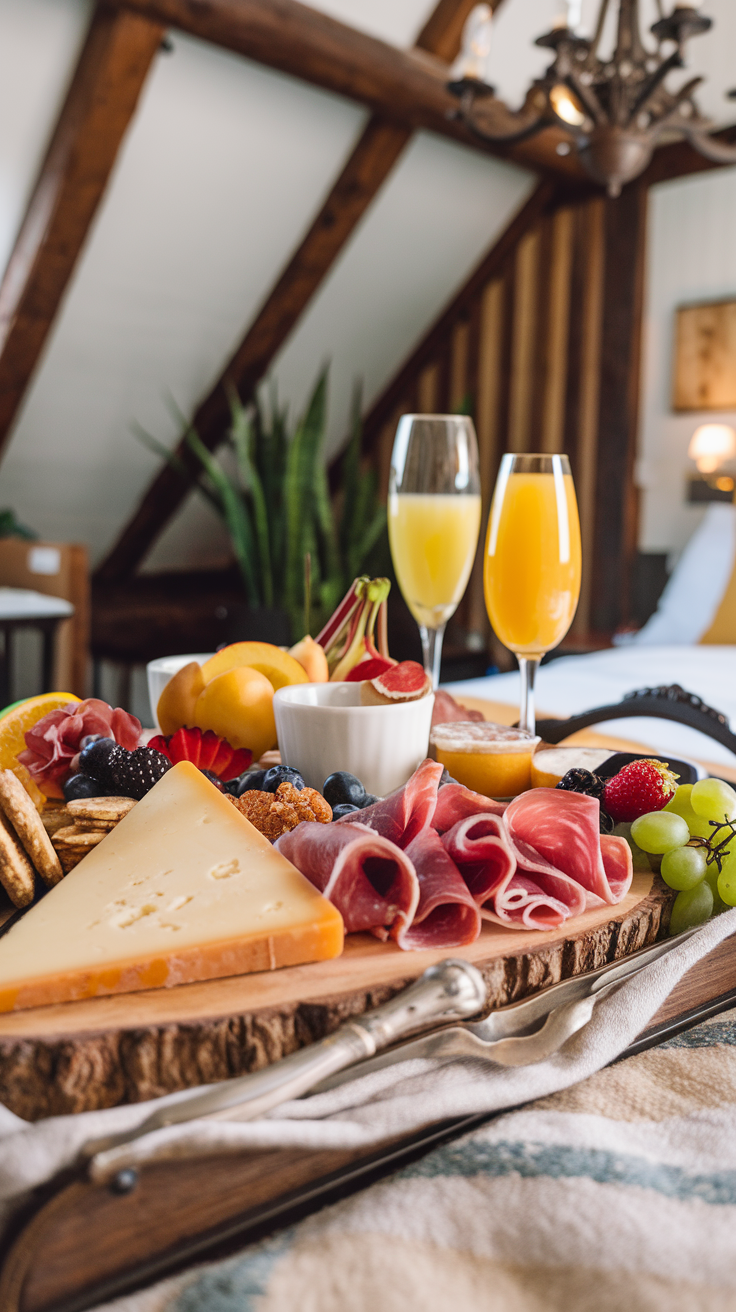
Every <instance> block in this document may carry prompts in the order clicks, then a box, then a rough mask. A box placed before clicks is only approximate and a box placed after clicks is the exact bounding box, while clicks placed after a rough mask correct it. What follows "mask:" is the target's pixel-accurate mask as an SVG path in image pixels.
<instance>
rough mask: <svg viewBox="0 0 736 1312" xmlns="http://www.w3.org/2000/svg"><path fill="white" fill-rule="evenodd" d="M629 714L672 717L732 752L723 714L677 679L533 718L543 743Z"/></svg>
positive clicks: (732, 737)
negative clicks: (554, 716) (578, 709)
mask: <svg viewBox="0 0 736 1312" xmlns="http://www.w3.org/2000/svg"><path fill="white" fill-rule="evenodd" d="M633 715H636V716H639V715H641V716H644V717H645V718H652V719H658V720H675V721H677V722H678V723H679V724H686V725H688V726H689V728H691V729H699V730H700V732H701V733H704V734H707V736H708V737H709V738H714V739H715V741H716V742H717V743H721V744H722V746H723V747H727V748H728V749H729V751H731V752H733V753H734V755H735V756H736V734H733V733H732V732H731V729H730V726H729V722H728V719H727V717H726V716H725V715H722V714H721V712H720V711H716V710H714V709H713V707H712V706H707V705H706V704H705V702H704V701H703V700H702V699H701V698H700V697H698V696H697V695H696V694H695V693H691V692H686V691H685V689H684V688H681V687H680V685H679V683H673V684H670V685H668V686H664V685H663V686H662V687H659V688H640V689H639V690H638V691H636V692H630V693H627V694H626V696H625V697H624V698H623V700H622V701H620V702H615V703H614V704H613V705H612V706H598V707H596V709H595V710H593V711H585V712H584V713H583V714H582V715H572V716H570V718H569V719H567V720H537V733H538V734H539V735H540V736H541V737H542V739H543V740H544V742H546V743H561V742H564V740H565V738H569V736H570V734H573V733H577V731H578V729H588V728H590V726H591V725H594V724H601V723H602V721H604V720H623V719H628V718H629V717H630V716H633Z"/></svg>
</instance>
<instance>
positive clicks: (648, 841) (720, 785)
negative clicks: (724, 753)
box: [631, 779, 736, 934]
mask: <svg viewBox="0 0 736 1312" xmlns="http://www.w3.org/2000/svg"><path fill="white" fill-rule="evenodd" d="M631 837H632V838H633V840H634V842H635V843H637V844H638V846H639V847H640V848H641V849H642V850H643V851H644V852H648V853H651V855H653V856H661V858H662V865H661V875H662V878H663V880H664V882H665V884H668V885H669V887H670V888H673V889H675V890H676V891H677V897H676V898H675V902H674V905H673V907H672V916H671V918H670V934H680V933H682V931H683V930H685V929H691V928H693V927H694V926H696V925H702V924H704V923H705V921H706V920H709V919H710V918H711V916H713V915H718V914H719V913H720V912H721V911H725V910H726V909H727V908H728V907H733V906H736V791H734V789H733V788H731V786H730V784H727V783H724V781H723V780H722V779H699V780H698V782H697V783H696V784H680V786H679V788H678V789H677V791H676V793H675V795H674V797H672V798H671V799H670V801H669V802H668V803H667V805H666V806H665V807H664V808H663V809H662V810H661V811H651V812H650V813H649V814H648V815H642V816H639V819H638V820H635V821H634V823H633V824H632V826H631Z"/></svg>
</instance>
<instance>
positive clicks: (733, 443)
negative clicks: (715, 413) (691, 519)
mask: <svg viewBox="0 0 736 1312" xmlns="http://www.w3.org/2000/svg"><path fill="white" fill-rule="evenodd" d="M687 454H688V456H689V458H690V460H693V461H694V462H695V465H696V467H697V470H698V474H699V477H698V478H691V479H690V481H689V486H688V501H691V502H703V501H733V499H734V477H733V475H732V474H729V473H727V472H726V471H725V470H724V468H723V466H724V464H726V462H727V461H729V460H733V458H734V456H736V429H733V428H731V426H730V424H701V425H700V428H696V430H695V432H694V433H693V435H692V437H691V438H690V445H689V447H688V449H687Z"/></svg>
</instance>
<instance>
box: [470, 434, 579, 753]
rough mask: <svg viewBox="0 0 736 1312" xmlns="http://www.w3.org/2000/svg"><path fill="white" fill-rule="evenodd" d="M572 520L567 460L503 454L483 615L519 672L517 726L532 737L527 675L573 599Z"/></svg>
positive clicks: (563, 628)
mask: <svg viewBox="0 0 736 1312" xmlns="http://www.w3.org/2000/svg"><path fill="white" fill-rule="evenodd" d="M580 569H581V557H580V522H579V519H578V508H577V501H576V498H575V487H574V485H573V481H572V474H571V473H570V464H569V461H568V459H567V456H563V455H505V456H504V457H503V459H502V461H501V467H500V469H499V472H498V479H497V480H496V488H495V491H494V494H493V502H492V505H491V513H490V515H489V517H488V533H487V536H486V548H485V555H484V559H483V584H484V589H485V599H486V609H487V611H488V618H489V619H490V621H491V625H492V626H493V629H494V631H495V633H496V634H497V636H498V637H499V638H500V640H501V642H502V643H503V644H504V646H506V647H509V648H510V649H511V651H513V652H514V653H515V655H516V657H517V658H518V661H519V669H520V671H521V715H520V721H519V723H520V727H521V728H522V729H527V730H529V732H531V733H534V677H535V674H536V670H537V666H538V665H539V662H540V660H541V658H542V656H543V655H544V653H545V652H547V651H550V650H551V649H552V648H553V647H556V646H557V644H558V643H559V642H561V641H562V639H563V638H564V636H565V634H566V633H567V631H568V629H569V627H570V625H571V623H572V620H573V616H574V614H575V610H576V608H577V604H578V597H579V596H580Z"/></svg>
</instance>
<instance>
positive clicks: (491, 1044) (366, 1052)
mask: <svg viewBox="0 0 736 1312" xmlns="http://www.w3.org/2000/svg"><path fill="white" fill-rule="evenodd" d="M694 932H695V931H694V930H686V931H685V933H683V934H680V935H678V936H677V937H676V938H670V939H667V940H665V941H664V942H662V943H656V944H654V946H653V947H649V948H643V949H642V950H641V951H639V952H636V953H632V954H631V956H629V957H626V958H625V959H624V960H623V961H617V962H607V963H606V964H605V965H604V966H600V967H598V969H597V970H593V971H589V972H588V973H587V974H585V975H578V976H575V977H574V978H572V979H569V980H564V981H563V982H562V983H561V984H555V985H553V986H552V987H551V988H548V989H545V990H544V991H543V992H541V993H538V994H535V995H534V997H532V998H528V999H525V1000H524V1001H522V1002H516V1003H512V1004H511V1005H510V1006H508V1007H502V1008H500V1009H498V1010H496V1011H493V1012H491V1013H490V1015H489V1016H488V1017H487V1018H486V1019H485V1020H480V1021H477V1022H474V1023H473V1022H470V1023H468V1018H469V1017H472V1016H477V1015H479V1014H480V1013H481V1012H482V1011H483V1010H484V1007H485V1005H486V1002H487V990H486V985H485V982H484V980H483V976H482V975H481V973H480V971H479V970H477V969H476V968H475V966H472V965H471V964H470V963H469V962H467V961H461V960H454V959H452V958H450V959H448V960H446V961H443V962H440V963H439V964H438V965H436V966H431V967H430V968H429V970H427V971H425V972H424V974H423V975H422V976H421V977H420V978H419V979H418V980H417V981H416V982H415V983H414V984H412V985H410V987H409V988H407V989H404V990H402V992H401V993H399V994H397V995H396V997H395V998H392V999H391V1001H390V1002H387V1003H385V1004H384V1005H383V1006H382V1007H378V1008H376V1009H375V1010H374V1011H370V1012H366V1013H365V1014H364V1015H362V1016H358V1017H356V1018H355V1019H353V1020H351V1021H349V1022H347V1023H346V1024H344V1025H341V1026H340V1027H339V1029H337V1030H336V1031H335V1032H334V1034H330V1035H329V1036H328V1037H327V1038H325V1039H322V1040H320V1041H319V1042H318V1043H313V1044H310V1045H309V1046H308V1047H306V1048H302V1049H300V1050H299V1051H298V1052H294V1053H291V1054H290V1056H288V1057H284V1058H282V1059H281V1061H277V1062H274V1063H273V1064H272V1065H271V1066H268V1067H266V1068H265V1069H264V1070H261V1071H255V1072H253V1073H252V1074H250V1075H244V1076H240V1077H238V1078H236V1079H232V1080H225V1081H223V1082H222V1083H221V1084H218V1085H215V1086H213V1087H211V1088H208V1089H205V1090H203V1091H201V1092H197V1093H192V1094H190V1095H188V1096H185V1097H182V1098H179V1099H177V1101H175V1102H172V1103H168V1104H167V1105H165V1106H163V1107H159V1108H158V1109H157V1110H156V1111H155V1112H153V1113H152V1115H150V1116H148V1117H147V1118H146V1119H145V1120H144V1121H143V1122H142V1123H141V1124H140V1125H139V1126H137V1127H136V1128H135V1129H133V1130H129V1131H125V1132H123V1133H121V1134H116V1135H110V1136H106V1137H105V1138H102V1139H95V1140H91V1141H89V1142H88V1143H87V1144H85V1145H84V1148H83V1149H82V1154H81V1155H82V1157H83V1158H86V1159H90V1158H95V1157H97V1155H98V1154H102V1155H104V1156H105V1157H107V1155H108V1154H109V1163H110V1168H111V1169H112V1168H113V1166H114V1165H115V1164H116V1169H117V1166H119V1163H120V1160H121V1158H120V1154H119V1153H118V1152H117V1151H115V1150H117V1149H119V1148H122V1147H123V1146H124V1145H127V1144H130V1143H132V1142H134V1141H135V1140H137V1139H140V1138H143V1137H144V1136H145V1135H148V1134H152V1133H153V1132H154V1131H156V1130H161V1129H164V1128H165V1127H167V1126H171V1125H178V1124H182V1123H185V1122H187V1121H192V1120H197V1119H200V1118H202V1117H209V1118H223V1117H224V1118H226V1119H228V1120H251V1119H253V1118H254V1117H257V1116H262V1115H263V1114H264V1113H265V1112H267V1111H270V1110H271V1109H272V1108H274V1107H276V1106H278V1105H279V1104H280V1103H282V1102H286V1101H288V1100H290V1099H292V1098H300V1097H302V1096H303V1095H304V1094H306V1093H309V1092H315V1091H323V1090H326V1089H330V1088H334V1087H336V1085H338V1084H341V1083H344V1081H345V1080H348V1079H354V1078H355V1077H356V1075H360V1076H362V1075H364V1074H369V1073H370V1072H372V1071H375V1070H380V1069H382V1068H383V1067H385V1066H390V1065H393V1064H394V1063H396V1062H400V1061H408V1060H410V1059H411V1058H413V1057H432V1056H437V1057H442V1056H478V1057H482V1058H485V1059H486V1060H490V1061H494V1062H497V1063H498V1064H500V1065H512V1066H516V1065H527V1064H530V1063H531V1062H534V1061H539V1060H543V1059H544V1058H545V1057H546V1056H549V1055H550V1054H551V1053H552V1052H555V1051H556V1050H557V1049H558V1048H560V1047H561V1046H562V1044H563V1043H565V1042H566V1041H567V1039H568V1038H569V1037H570V1036H571V1035H572V1034H574V1033H575V1032H576V1031H577V1030H579V1029H581V1028H582V1027H583V1026H584V1025H585V1024H587V1022H588V1020H589V1019H590V1017H591V1015H592V1012H593V1007H594V1005H595V1002H596V1000H597V998H598V997H600V996H601V994H602V992H603V990H604V989H605V990H606V991H607V990H608V989H609V988H610V987H613V985H615V984H618V983H619V982H620V981H621V980H623V979H626V978H627V977H628V976H630V975H632V974H635V973H636V972H638V971H639V970H642V969H643V968H644V967H645V966H647V965H649V964H650V962H652V961H656V960H657V959H658V958H659V957H661V956H664V955H665V954H666V953H668V952H670V951H672V949H673V948H675V947H678V946H679V945H680V943H682V942H683V941H685V940H686V939H688V938H689V937H690V936H691V934H692V933H694ZM453 1021H455V1022H457V1021H466V1023H465V1024H462V1025H457V1024H455V1025H451V1024H448V1023H449V1022H453ZM430 1026H432V1027H434V1028H433V1029H432V1032H431V1033H429V1034H424V1035H422V1036H420V1037H418V1038H414V1039H411V1038H410V1039H408V1040H407V1041H404V1042H400V1040H402V1039H404V1037H405V1036H406V1035H411V1034H412V1033H413V1032H414V1031H416V1030H419V1029H427V1028H428V1027H430ZM437 1026H443V1028H442V1029H439V1030H438V1029H437ZM379 1053H380V1054H381V1055H376V1054H379ZM97 1173H98V1174H99V1171H98V1172H97Z"/></svg>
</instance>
